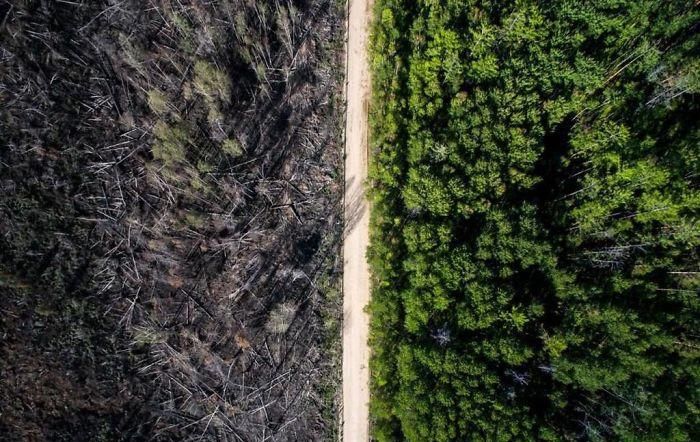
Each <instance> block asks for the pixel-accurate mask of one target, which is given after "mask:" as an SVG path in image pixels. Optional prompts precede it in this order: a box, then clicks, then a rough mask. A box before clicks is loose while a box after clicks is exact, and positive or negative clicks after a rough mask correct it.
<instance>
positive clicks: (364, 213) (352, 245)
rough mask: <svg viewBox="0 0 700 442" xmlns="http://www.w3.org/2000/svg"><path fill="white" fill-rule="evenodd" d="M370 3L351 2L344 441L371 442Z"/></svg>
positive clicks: (348, 58) (347, 157) (346, 190)
mask: <svg viewBox="0 0 700 442" xmlns="http://www.w3.org/2000/svg"><path fill="white" fill-rule="evenodd" d="M371 3H372V1H371V0H350V2H349V16H348V43H347V54H348V57H347V77H346V78H347V79H346V81H347V85H346V87H347V89H346V99H347V117H346V118H347V120H346V132H345V137H346V138H345V235H344V237H345V238H344V241H343V258H344V270H343V440H344V441H345V442H351V441H362V442H366V441H368V440H369V367H368V365H369V347H368V344H367V338H368V331H369V316H368V314H367V313H366V312H365V311H364V309H365V306H366V305H367V303H368V302H369V296H370V283H369V266H368V265H367V259H366V252H367V245H368V243H369V210H368V203H367V199H366V195H365V190H364V184H365V180H366V178H367V151H368V143H367V141H368V137H367V135H368V130H367V126H368V119H367V111H368V107H369V96H370V76H369V63H368V53H367V42H368V37H369V22H370V14H371Z"/></svg>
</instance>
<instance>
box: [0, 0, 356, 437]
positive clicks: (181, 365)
mask: <svg viewBox="0 0 700 442" xmlns="http://www.w3.org/2000/svg"><path fill="white" fill-rule="evenodd" d="M343 14H344V9H343V5H342V4H340V2H337V1H335V0H271V1H247V0H217V1H209V0H195V1H171V0H153V1H142V0H96V1H47V0H16V1H6V0H0V134H2V135H1V140H0V312H2V313H1V314H0V439H2V440H50V441H63V440H65V441H78V440H86V441H101V440H109V441H113V440H143V439H146V440H178V441H179V440H217V441H236V442H245V441H254V440H271V441H287V440H289V441H297V440H323V439H329V438H332V437H333V434H335V432H336V429H337V425H336V424H335V415H336V413H337V406H338V397H337V394H336V391H337V390H336V388H335V387H336V384H337V382H338V378H339V363H338V361H339V348H338V338H339V327H340V305H339V303H340V288H339V282H340V281H339V274H340V265H339V264H340V261H339V259H338V258H337V256H338V251H339V244H340V241H341V239H342V219H341V216H342V200H341V198H342V173H341V171H342V153H341V152H342V149H341V143H340V141H341V133H342V93H341V90H342V89H341V87H342V67H341V66H342V63H341V60H342V51H343V49H342V48H343V46H342V45H343V39H342V37H343V33H344V27H343V22H342V18H343Z"/></svg>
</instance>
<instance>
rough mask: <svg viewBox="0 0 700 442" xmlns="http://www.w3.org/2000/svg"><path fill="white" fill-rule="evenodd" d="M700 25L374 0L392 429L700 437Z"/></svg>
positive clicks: (380, 393) (480, 437)
mask: <svg viewBox="0 0 700 442" xmlns="http://www.w3.org/2000/svg"><path fill="white" fill-rule="evenodd" d="M699 28H700V8H698V5H697V3H696V2H694V1H691V0H685V1H660V0H634V1H631V0H599V1H591V2H581V1H574V0H552V1H498V2H496V1H488V0H471V1H470V0H448V1H435V0H416V1H407V0H378V1H377V2H376V4H375V15H374V30H373V37H372V42H371V45H372V52H371V65H372V74H373V101H372V106H371V113H370V118H371V125H372V126H371V130H372V140H371V165H370V168H371V170H370V180H369V183H368V184H369V187H370V189H371V190H370V192H371V196H372V204H373V206H372V210H373V212H372V221H371V222H372V232H371V242H372V244H371V248H370V252H369V259H370V264H371V267H372V271H373V294H372V296H373V299H372V303H371V306H370V311H371V314H372V325H371V338H370V340H371V345H372V351H373V357H372V361H371V372H372V385H371V388H372V402H371V413H372V428H373V432H374V437H375V438H376V440H378V441H390V440H408V441H421V442H427V441H457V440H459V441H507V440H519V441H521V440H543V441H547V440H549V441H553V440H590V441H596V440H620V441H696V440H700V409H699V407H700V364H699V363H698V358H699V357H700V302H699V298H698V288H699V287H700V266H699V262H700V260H699V259H698V258H699V257H698V244H699V241H700V224H699V221H698V213H699V210H700V191H699V189H698V185H699V184H700V182H699V180H698V171H700V148H699V141H700V140H699V132H698V129H699V126H698V116H700V99H699V97H700V96H699V95H698V94H700V57H699V55H700V33H699V32H698V31H699V30H700V29H699Z"/></svg>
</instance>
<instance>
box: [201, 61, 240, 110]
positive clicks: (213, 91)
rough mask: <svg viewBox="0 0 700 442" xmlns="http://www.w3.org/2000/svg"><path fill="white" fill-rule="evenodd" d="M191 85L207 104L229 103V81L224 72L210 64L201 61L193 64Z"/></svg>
mask: <svg viewBox="0 0 700 442" xmlns="http://www.w3.org/2000/svg"><path fill="white" fill-rule="evenodd" d="M193 84H194V87H195V90H196V91H197V92H198V93H199V94H201V95H202V96H203V97H204V98H205V99H206V100H207V101H208V102H213V101H215V100H219V101H221V102H222V103H226V104H228V103H230V102H231V79H230V78H229V76H228V74H227V73H226V72H225V71H223V70H221V69H219V68H217V67H216V66H215V65H213V64H212V63H209V62H207V61H203V60H199V61H197V62H196V63H195V65H194V80H193Z"/></svg>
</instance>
